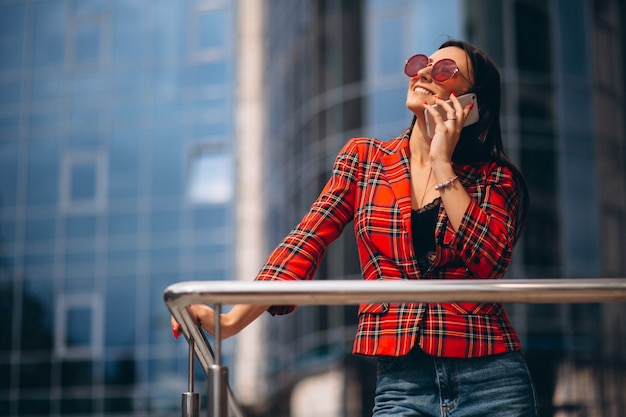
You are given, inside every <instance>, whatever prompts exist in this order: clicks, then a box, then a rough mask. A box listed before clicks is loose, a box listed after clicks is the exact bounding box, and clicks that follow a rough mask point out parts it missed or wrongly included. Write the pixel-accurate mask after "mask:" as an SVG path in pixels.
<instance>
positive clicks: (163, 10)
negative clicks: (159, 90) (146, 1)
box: [146, 0, 188, 64]
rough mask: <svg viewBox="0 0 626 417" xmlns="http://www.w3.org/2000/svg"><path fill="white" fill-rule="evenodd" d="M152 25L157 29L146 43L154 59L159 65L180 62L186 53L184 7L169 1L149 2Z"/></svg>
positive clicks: (185, 15)
mask: <svg viewBox="0 0 626 417" xmlns="http://www.w3.org/2000/svg"><path fill="white" fill-rule="evenodd" d="M151 12H152V18H153V19H154V21H153V23H152V24H153V25H154V26H155V27H157V28H158V30H155V31H154V32H153V33H151V36H149V37H148V38H147V39H146V41H147V42H150V45H151V48H150V50H151V51H153V53H154V57H155V58H156V59H157V60H158V61H159V62H160V63H169V64H175V63H177V62H181V61H182V59H183V58H184V55H185V54H186V53H188V48H187V47H186V41H187V39H186V32H187V31H186V26H187V24H188V15H187V13H186V9H185V7H180V3H178V2H173V1H171V0H153V1H152V2H151Z"/></svg>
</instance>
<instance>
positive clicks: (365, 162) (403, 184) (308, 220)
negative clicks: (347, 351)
mask: <svg viewBox="0 0 626 417" xmlns="http://www.w3.org/2000/svg"><path fill="white" fill-rule="evenodd" d="M454 169H455V172H456V173H457V174H458V176H459V180H460V181H461V183H462V184H463V186H464V187H465V189H466V190H467V192H468V193H469V195H470V196H471V197H472V202H471V203H470V206H469V207H468V209H467V212H466V214H465V216H464V218H463V221H462V224H461V226H460V228H459V230H458V231H456V232H455V231H454V229H453V228H452V226H451V225H450V223H449V221H448V219H447V216H446V212H445V209H444V208H443V205H442V206H441V208H440V210H439V217H438V221H437V225H436V230H435V238H436V247H437V253H436V258H435V261H434V264H433V267H432V268H431V269H430V270H429V271H428V272H427V273H426V274H425V275H423V276H422V275H421V274H420V272H419V268H418V266H417V263H416V261H415V257H414V252H413V244H412V238H411V234H412V233H419V231H414V230H411V190H410V178H409V175H410V173H409V138H408V132H405V134H404V135H402V136H399V137H397V138H395V139H393V140H390V141H380V140H376V139H367V138H355V139H351V140H350V141H349V142H348V143H347V144H346V145H345V146H344V147H343V149H342V150H341V152H340V153H339V155H338V156H337V158H336V160H335V164H334V167H333V171H332V175H331V177H330V179H329V181H328V183H327V184H326V186H325V187H324V189H323V190H322V192H321V194H320V195H319V197H318V198H317V200H316V201H315V202H314V203H313V205H312V206H311V209H310V211H309V212H308V213H307V214H306V215H305V216H304V218H303V219H302V221H301V222H300V223H299V224H298V225H297V226H296V227H295V228H294V229H293V230H292V231H291V232H290V233H289V235H288V236H287V237H285V239H284V240H283V241H282V243H281V244H280V245H279V246H278V247H277V248H276V249H275V250H274V251H273V252H272V253H271V255H270V256H269V258H268V260H267V262H266V264H265V265H264V267H263V268H262V269H261V271H260V272H259V274H258V276H257V280H300V279H312V278H313V276H314V275H315V272H316V270H317V267H318V265H319V263H320V261H321V259H322V257H323V256H324V253H325V251H326V249H327V248H328V246H329V245H330V244H331V242H333V241H334V240H335V239H336V238H337V237H338V236H339V235H340V234H341V232H342V230H343V228H344V226H346V225H347V224H348V223H349V222H351V221H353V223H354V230H355V234H356V237H357V246H358V251H359V258H360V263H361V270H362V275H363V278H364V279H371V280H379V279H389V280H393V279H493V278H501V277H502V276H503V275H504V272H505V270H506V268H507V266H508V265H509V262H510V259H511V251H512V249H513V243H514V236H515V226H516V224H515V223H516V220H515V219H516V216H515V211H516V210H517V208H518V205H519V191H518V188H517V185H516V181H515V179H514V177H513V174H512V172H511V171H510V170H509V169H507V168H505V167H503V166H499V165H497V164H495V163H487V164H483V165H477V166H465V165H463V166H461V165H455V166H454ZM294 309H295V306H273V307H272V308H270V310H269V311H270V312H271V313H272V314H286V313H289V312H291V311H293V310H294ZM416 343H417V344H419V346H420V347H421V349H423V350H424V351H425V352H426V353H428V354H431V355H436V356H445V357H457V358H470V357H477V356H484V355H490V354H496V353H502V352H508V351H513V350H519V349H521V346H520V341H519V338H518V336H517V334H516V333H515V331H514V329H513V328H512V326H511V324H510V322H509V320H508V318H507V316H506V313H505V312H504V309H503V307H502V305H501V304H493V303H489V304H487V303H450V304H425V303H409V304H369V305H361V306H360V308H359V324H358V328H357V334H356V338H355V341H354V347H353V353H355V354H362V355H387V356H401V355H405V354H407V353H408V352H409V351H410V350H411V349H412V348H413V347H414V346H415V344H416Z"/></svg>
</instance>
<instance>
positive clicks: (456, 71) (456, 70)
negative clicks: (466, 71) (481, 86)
mask: <svg viewBox="0 0 626 417" xmlns="http://www.w3.org/2000/svg"><path fill="white" fill-rule="evenodd" d="M418 57H421V58H422V59H423V60H424V62H426V65H424V66H423V67H421V68H420V69H418V70H417V71H415V73H414V74H412V73H411V72H409V64H410V63H411V61H413V60H414V59H415V58H418ZM450 62H451V63H452V64H454V70H453V71H452V75H450V76H449V77H448V78H446V79H443V80H437V78H436V76H437V74H440V73H441V72H439V71H438V68H441V65H442V64H445V63H450ZM438 65H439V67H438ZM426 67H432V69H431V70H430V76H431V78H432V79H433V81H434V82H436V83H445V82H446V81H448V80H450V79H452V78H454V76H455V75H457V74H459V75H460V76H461V78H463V79H464V80H465V82H467V84H469V85H470V86H471V85H472V83H471V82H470V81H469V80H468V79H467V78H466V77H465V75H463V73H462V72H461V70H460V69H459V66H458V65H457V63H456V61H455V60H454V59H451V58H443V59H440V60H439V61H437V62H430V58H429V57H428V56H426V55H424V54H415V55H413V56H411V57H410V58H409V59H407V60H406V62H405V64H404V74H405V75H406V76H407V77H409V78H413V77H416V76H417V74H418V73H419V72H420V71H421V70H423V69H424V68H426Z"/></svg>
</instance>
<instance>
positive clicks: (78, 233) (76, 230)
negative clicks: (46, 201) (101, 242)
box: [65, 215, 97, 238]
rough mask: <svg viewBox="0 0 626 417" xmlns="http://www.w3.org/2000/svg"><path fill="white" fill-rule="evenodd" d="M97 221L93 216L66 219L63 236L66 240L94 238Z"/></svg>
mask: <svg viewBox="0 0 626 417" xmlns="http://www.w3.org/2000/svg"><path fill="white" fill-rule="evenodd" d="M96 228H97V219H96V218H95V217H94V216H91V215H88V216H72V217H68V218H67V220H66V224H65V235H66V237H68V238H77V237H90V236H95V234H96V230H97V229H96Z"/></svg>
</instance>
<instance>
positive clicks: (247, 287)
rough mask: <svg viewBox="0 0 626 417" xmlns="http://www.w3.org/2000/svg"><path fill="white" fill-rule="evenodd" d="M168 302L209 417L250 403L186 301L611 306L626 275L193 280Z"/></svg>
mask: <svg viewBox="0 0 626 417" xmlns="http://www.w3.org/2000/svg"><path fill="white" fill-rule="evenodd" d="M164 300H165V303H166V305H167V307H168V308H169V310H170V312H171V313H172V315H173V316H174V318H175V319H176V320H177V321H178V322H179V323H181V325H182V330H183V334H184V335H185V338H186V339H187V341H188V342H189V344H190V349H189V350H190V360H189V363H190V369H189V372H190V381H191V382H190V391H191V392H193V381H192V379H193V357H192V355H193V353H194V352H195V355H196V357H197V358H198V360H199V362H200V364H201V365H202V367H203V369H204V371H205V373H206V375H207V380H208V391H207V393H208V395H207V403H208V405H207V411H208V416H209V417H226V416H231V417H243V416H244V413H243V411H242V408H241V407H240V405H239V404H238V403H237V401H236V400H235V398H234V396H233V395H232V392H231V390H230V387H229V386H228V369H227V368H226V367H224V366H223V364H222V358H221V356H222V353H221V342H220V328H219V323H216V326H215V329H214V334H215V352H213V351H212V349H211V346H210V345H209V343H208V341H207V338H206V336H205V334H204V332H203V331H202V330H200V329H199V328H198V327H197V326H196V325H195V323H193V321H192V320H191V318H190V316H189V314H188V313H187V310H186V306H188V305H191V304H211V305H213V306H214V307H215V310H216V314H218V315H219V313H220V312H221V308H222V306H223V305H230V304H260V305H293V304H298V305H347V304H369V303H383V302H384V303H404V302H424V303H447V302H497V303H611V302H624V301H626V279H624V278H618V279H600V278H592V279H546V280H543V279H542V280H538V279H533V280H513V279H504V280H423V281H421V280H394V281H391V280H389V281H385V280H381V281H359V280H346V281H288V282H285V281H255V282H243V281H190V282H181V283H178V284H174V285H170V286H169V287H167V288H166V290H165V293H164ZM188 394H189V393H184V394H183V417H196V415H197V414H198V413H199V411H198V410H199V407H196V406H195V405H193V406H190V405H185V404H186V401H189V397H190V395H188ZM190 410H191V411H190ZM194 413H195V414H194Z"/></svg>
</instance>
